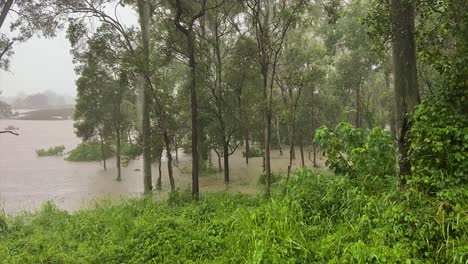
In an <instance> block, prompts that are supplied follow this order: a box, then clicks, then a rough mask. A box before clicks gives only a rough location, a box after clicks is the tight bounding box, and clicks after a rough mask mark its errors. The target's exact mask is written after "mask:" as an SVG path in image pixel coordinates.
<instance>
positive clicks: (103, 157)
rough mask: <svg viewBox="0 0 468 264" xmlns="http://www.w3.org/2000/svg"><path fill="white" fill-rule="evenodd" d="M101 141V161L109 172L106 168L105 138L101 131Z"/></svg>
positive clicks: (105, 168)
mask: <svg viewBox="0 0 468 264" xmlns="http://www.w3.org/2000/svg"><path fill="white" fill-rule="evenodd" d="M99 140H100V142H101V159H102V166H103V167H104V170H105V171H106V170H107V166H106V152H105V149H104V137H103V135H102V131H100V130H99Z"/></svg>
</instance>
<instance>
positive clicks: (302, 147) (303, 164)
mask: <svg viewBox="0 0 468 264" xmlns="http://www.w3.org/2000/svg"><path fill="white" fill-rule="evenodd" d="M299 148H300V150H301V164H302V167H305V162H304V143H303V142H302V133H301V134H300V136H299Z"/></svg>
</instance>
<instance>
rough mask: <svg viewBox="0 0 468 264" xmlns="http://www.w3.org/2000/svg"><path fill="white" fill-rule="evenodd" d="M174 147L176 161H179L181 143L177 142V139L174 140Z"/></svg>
mask: <svg viewBox="0 0 468 264" xmlns="http://www.w3.org/2000/svg"><path fill="white" fill-rule="evenodd" d="M174 148H175V160H176V163H179V145H178V144H177V141H175V140H174Z"/></svg>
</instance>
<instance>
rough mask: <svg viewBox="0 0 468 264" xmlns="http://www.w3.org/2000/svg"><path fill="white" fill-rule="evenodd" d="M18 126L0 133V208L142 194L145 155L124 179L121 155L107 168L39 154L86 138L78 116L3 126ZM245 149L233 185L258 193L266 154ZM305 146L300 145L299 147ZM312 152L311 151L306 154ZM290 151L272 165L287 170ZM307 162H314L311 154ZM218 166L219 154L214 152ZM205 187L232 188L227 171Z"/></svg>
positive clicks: (183, 175) (233, 166) (185, 168)
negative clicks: (248, 154)
mask: <svg viewBox="0 0 468 264" xmlns="http://www.w3.org/2000/svg"><path fill="white" fill-rule="evenodd" d="M10 125H12V126H14V127H18V128H19V130H18V131H17V132H19V134H20V135H19V136H14V135H10V134H0V211H1V210H4V211H5V212H6V213H8V214H15V213H19V212H21V211H34V210H37V209H38V208H40V207H41V206H42V204H43V203H44V202H46V201H49V200H50V201H53V202H54V203H55V204H56V205H57V206H58V207H59V208H63V209H66V210H69V211H74V210H77V209H80V208H86V207H90V206H92V205H93V204H94V202H95V201H98V200H101V199H112V200H119V199H121V198H129V197H133V196H138V195H140V194H141V193H142V190H143V176H142V172H141V168H142V161H141V159H140V160H135V161H132V162H130V163H129V164H128V166H127V167H124V168H123V170H122V181H121V182H117V181H115V177H116V168H115V160H113V159H110V160H109V161H108V169H107V171H104V170H103V168H102V166H101V164H100V163H98V162H69V161H65V160H64V159H63V157H41V158H39V157H37V156H36V152H35V151H36V150H37V149H40V148H49V147H52V146H57V145H64V146H65V148H66V151H69V150H71V149H73V148H74V147H75V146H76V145H77V144H78V143H80V139H78V138H77V137H76V136H75V134H74V132H73V121H70V120H67V121H29V120H0V129H3V128H6V127H8V126H10ZM241 152H242V151H241V150H238V151H236V153H234V154H233V155H232V156H231V157H230V177H231V183H230V184H229V187H228V188H227V190H228V191H229V192H233V193H237V192H240V193H248V194H254V193H256V192H258V191H259V190H260V188H261V187H260V186H259V185H258V177H259V175H260V174H261V173H262V158H251V159H250V160H249V164H248V165H247V164H245V160H244V158H243V157H242V153H241ZM297 152H299V151H297ZM306 156H307V154H306ZM297 157H298V159H297V160H296V161H295V163H297V164H298V163H299V162H300V155H299V153H297ZM288 162H289V160H288V155H287V151H285V154H284V155H283V156H280V155H279V152H278V151H277V150H274V151H273V152H272V162H271V164H272V169H273V170H276V171H278V170H282V171H286V169H287V164H288ZM306 163H308V164H309V165H310V162H309V161H308V160H307V158H306ZM213 164H214V167H215V168H217V164H218V163H217V158H216V155H213ZM161 165H162V172H163V173H162V181H163V190H162V192H156V196H160V197H165V195H166V193H167V189H168V188H169V186H168V176H167V164H166V162H164V161H163V163H162V164H161ZM189 171H190V157H189V155H187V154H184V153H181V152H180V153H179V163H178V164H176V168H174V173H175V182H176V186H177V188H179V189H182V190H183V189H188V188H189V187H190V183H191V175H190V172H189ZM157 176H158V164H153V181H154V182H155V180H156V178H157ZM200 190H201V192H207V191H223V190H226V185H225V184H224V175H223V173H222V172H217V173H211V174H208V175H203V174H202V175H201V176H200Z"/></svg>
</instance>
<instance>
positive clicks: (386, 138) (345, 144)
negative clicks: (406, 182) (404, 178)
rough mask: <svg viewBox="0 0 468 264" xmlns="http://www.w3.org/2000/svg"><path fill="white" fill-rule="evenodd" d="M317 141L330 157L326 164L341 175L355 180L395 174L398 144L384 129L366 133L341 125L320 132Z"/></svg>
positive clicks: (349, 125)
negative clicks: (396, 146) (395, 145)
mask: <svg viewBox="0 0 468 264" xmlns="http://www.w3.org/2000/svg"><path fill="white" fill-rule="evenodd" d="M314 141H315V142H316V143H317V144H318V145H319V146H320V148H321V149H322V151H323V155H324V156H325V157H326V158H327V161H326V162H325V164H326V165H327V166H328V167H330V168H331V169H333V170H334V171H335V172H336V173H337V174H344V175H348V176H351V177H355V176H358V175H364V176H367V175H380V176H383V175H393V174H394V171H395V167H394V166H395V149H394V148H395V147H394V143H393V140H392V137H391V136H390V134H389V133H387V132H386V131H383V130H382V129H380V128H377V127H375V128H372V129H371V130H370V131H369V132H368V133H367V134H364V132H363V131H362V130H361V129H358V128H354V127H353V126H352V125H351V124H349V123H346V122H341V123H339V124H338V125H337V126H336V128H335V129H334V130H331V129H329V128H327V127H321V128H319V129H317V131H316V133H315V137H314Z"/></svg>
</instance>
